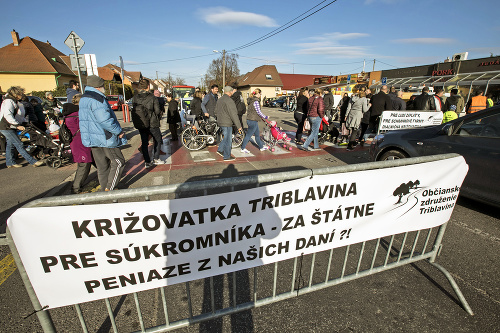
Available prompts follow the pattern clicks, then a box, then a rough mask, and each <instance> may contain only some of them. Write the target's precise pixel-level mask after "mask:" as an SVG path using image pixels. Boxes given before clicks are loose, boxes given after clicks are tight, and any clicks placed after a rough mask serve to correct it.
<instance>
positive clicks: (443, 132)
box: [370, 106, 500, 207]
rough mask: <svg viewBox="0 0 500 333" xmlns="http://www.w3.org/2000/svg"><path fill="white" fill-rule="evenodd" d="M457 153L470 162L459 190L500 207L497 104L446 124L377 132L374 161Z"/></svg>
mask: <svg viewBox="0 0 500 333" xmlns="http://www.w3.org/2000/svg"><path fill="white" fill-rule="evenodd" d="M444 153H457V154H460V155H462V156H463V157H464V158H465V160H466V162H467V164H468V165H469V172H468V174H467V176H466V178H465V180H464V183H463V185H462V189H461V190H460V194H461V195H463V196H465V197H469V198H471V199H474V200H478V201H481V202H485V203H488V204H492V205H494V206H497V207H500V191H499V190H498V189H499V188H500V106H495V107H492V108H489V109H485V110H482V111H479V112H476V113H473V114H468V115H466V116H464V117H460V118H458V119H455V120H453V121H450V122H448V123H445V124H441V125H437V126H429V127H421V128H415V129H407V130H397V131H390V132H387V133H384V134H379V135H377V136H376V137H375V138H374V140H373V141H372V143H371V145H370V155H371V157H372V159H373V160H374V161H383V160H390V159H399V158H406V157H416V156H423V155H434V154H444Z"/></svg>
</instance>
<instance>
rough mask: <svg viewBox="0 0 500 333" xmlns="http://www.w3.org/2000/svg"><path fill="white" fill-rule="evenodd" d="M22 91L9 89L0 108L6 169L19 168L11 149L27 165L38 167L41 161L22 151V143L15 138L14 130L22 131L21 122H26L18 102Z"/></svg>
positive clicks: (17, 88)
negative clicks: (15, 151) (22, 158)
mask: <svg viewBox="0 0 500 333" xmlns="http://www.w3.org/2000/svg"><path fill="white" fill-rule="evenodd" d="M23 94H24V89H23V88H21V87H10V88H9V89H8V90H7V94H6V95H5V97H4V100H3V102H2V106H1V108H0V132H1V133H2V134H3V136H5V139H6V144H5V157H6V160H7V161H6V165H7V168H20V167H22V165H20V164H17V163H16V160H15V159H14V156H13V155H12V151H13V149H12V148H13V147H15V148H16V149H17V151H18V152H19V154H21V156H22V157H24V159H26V161H28V163H29V164H31V165H33V166H34V167H38V166H40V165H42V164H43V161H37V160H36V159H35V158H34V157H33V156H31V155H30V154H28V152H27V151H26V150H25V149H24V146H23V143H22V142H21V140H20V139H19V137H18V136H17V133H16V130H19V131H23V130H24V126H23V125H22V123H23V122H26V118H25V114H24V113H25V111H24V107H23V106H22V104H21V103H19V101H20V100H21V98H22V97H23Z"/></svg>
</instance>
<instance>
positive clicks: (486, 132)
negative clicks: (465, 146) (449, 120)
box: [456, 113, 500, 138]
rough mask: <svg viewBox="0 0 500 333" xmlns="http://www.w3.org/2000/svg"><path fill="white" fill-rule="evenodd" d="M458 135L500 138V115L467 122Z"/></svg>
mask: <svg viewBox="0 0 500 333" xmlns="http://www.w3.org/2000/svg"><path fill="white" fill-rule="evenodd" d="M456 134H457V135H460V136H481V137H489V138H500V113H498V114H494V115H490V116H487V117H483V118H480V119H474V120H472V121H468V122H465V123H464V124H463V125H462V126H460V128H459V130H458V131H457V133H456Z"/></svg>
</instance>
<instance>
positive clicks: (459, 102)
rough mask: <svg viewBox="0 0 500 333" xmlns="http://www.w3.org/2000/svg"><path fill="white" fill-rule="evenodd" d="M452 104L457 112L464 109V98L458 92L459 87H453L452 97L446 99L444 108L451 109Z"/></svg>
mask: <svg viewBox="0 0 500 333" xmlns="http://www.w3.org/2000/svg"><path fill="white" fill-rule="evenodd" d="M452 105H454V106H455V108H454V109H455V112H456V113H457V114H460V112H462V111H463V110H464V106H465V103H464V99H463V97H462V96H460V95H459V94H458V89H457V88H454V89H451V91H450V97H448V98H447V99H446V102H445V103H444V110H445V111H450V110H451V109H452V107H451V106H452Z"/></svg>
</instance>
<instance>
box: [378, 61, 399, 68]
mask: <svg viewBox="0 0 500 333" xmlns="http://www.w3.org/2000/svg"><path fill="white" fill-rule="evenodd" d="M377 61H378V62H380V63H382V64H384V65H387V66H391V67H394V68H399V67H396V66H394V65H391V64H387V63H385V62H383V61H380V60H377Z"/></svg>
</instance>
